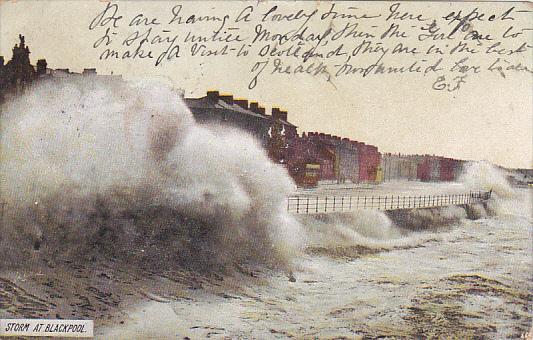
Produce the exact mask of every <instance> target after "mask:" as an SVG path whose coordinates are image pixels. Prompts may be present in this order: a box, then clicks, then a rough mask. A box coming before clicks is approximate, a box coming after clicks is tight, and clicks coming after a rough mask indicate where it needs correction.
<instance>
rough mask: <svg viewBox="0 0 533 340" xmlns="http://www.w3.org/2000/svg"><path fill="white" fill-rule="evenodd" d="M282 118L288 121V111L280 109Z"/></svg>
mask: <svg viewBox="0 0 533 340" xmlns="http://www.w3.org/2000/svg"><path fill="white" fill-rule="evenodd" d="M279 113H280V115H281V120H284V121H287V111H280V112H279Z"/></svg>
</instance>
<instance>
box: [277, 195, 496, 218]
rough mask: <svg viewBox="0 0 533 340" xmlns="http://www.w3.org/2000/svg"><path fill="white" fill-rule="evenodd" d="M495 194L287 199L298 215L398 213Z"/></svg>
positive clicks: (290, 209)
mask: <svg viewBox="0 0 533 340" xmlns="http://www.w3.org/2000/svg"><path fill="white" fill-rule="evenodd" d="M491 194H492V191H471V192H469V193H464V194H448V195H418V196H401V195H385V196H327V195H326V196H310V195H306V196H303V195H299V196H290V197H288V198H287V211H288V212H290V213H296V214H320V213H332V212H348V211H353V210H359V209H376V210H398V209H416V208H434V207H444V206H449V205H462V204H472V203H479V202H483V201H486V200H488V199H489V198H490V197H491Z"/></svg>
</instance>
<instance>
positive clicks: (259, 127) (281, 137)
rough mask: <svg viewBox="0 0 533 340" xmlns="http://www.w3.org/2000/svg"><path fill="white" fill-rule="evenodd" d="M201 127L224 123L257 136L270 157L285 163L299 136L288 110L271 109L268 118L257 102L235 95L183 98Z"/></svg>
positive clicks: (215, 92)
mask: <svg viewBox="0 0 533 340" xmlns="http://www.w3.org/2000/svg"><path fill="white" fill-rule="evenodd" d="M184 101H185V104H186V105H187V106H188V107H189V109H190V110H191V113H192V114H193V115H194V118H195V119H196V121H197V122H198V123H200V124H221V125H227V126H231V127H235V128H238V129H241V130H244V131H245V132H247V133H249V134H250V135H252V136H254V137H256V138H257V139H258V140H259V141H260V143H261V145H262V146H263V147H265V148H266V149H267V150H268V152H269V155H270V157H271V158H272V159H273V160H275V161H277V162H279V163H284V162H285V159H286V157H287V148H288V144H289V140H290V139H293V138H295V137H296V136H297V132H296V126H294V125H293V124H291V123H289V122H288V121H287V111H283V110H280V109H279V108H272V115H267V114H266V111H265V108H264V107H262V106H260V105H259V103H258V102H248V100H247V99H238V98H233V96H232V95H224V94H220V92H218V91H208V92H207V95H206V96H205V97H201V98H184Z"/></svg>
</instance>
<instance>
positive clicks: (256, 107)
mask: <svg viewBox="0 0 533 340" xmlns="http://www.w3.org/2000/svg"><path fill="white" fill-rule="evenodd" d="M250 110H251V111H252V112H255V113H259V103H258V102H250Z"/></svg>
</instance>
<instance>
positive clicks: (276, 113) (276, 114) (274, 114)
mask: <svg viewBox="0 0 533 340" xmlns="http://www.w3.org/2000/svg"><path fill="white" fill-rule="evenodd" d="M272 119H281V111H280V109H279V107H273V108H272Z"/></svg>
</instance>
